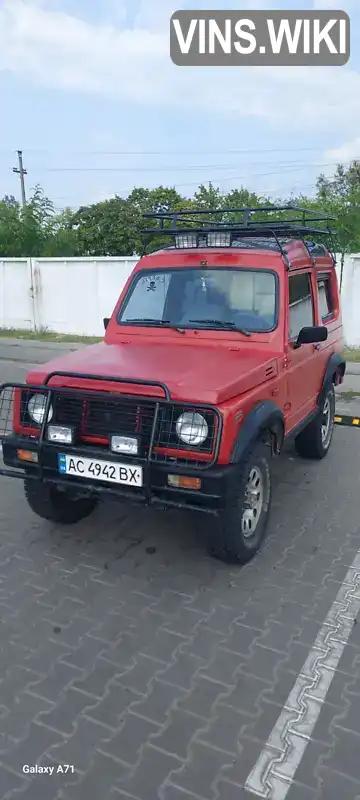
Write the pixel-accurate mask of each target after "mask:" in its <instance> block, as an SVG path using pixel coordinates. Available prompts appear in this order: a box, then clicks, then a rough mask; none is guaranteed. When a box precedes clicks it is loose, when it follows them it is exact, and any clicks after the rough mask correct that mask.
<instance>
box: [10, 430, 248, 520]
mask: <svg viewBox="0 0 360 800" xmlns="http://www.w3.org/2000/svg"><path fill="white" fill-rule="evenodd" d="M18 449H20V450H28V451H32V452H34V453H37V456H38V463H36V464H34V463H24V462H23V461H22V460H20V459H19V457H18V455H17V451H18ZM2 450H3V462H4V467H0V475H5V476H7V477H13V478H21V479H24V478H31V479H33V480H38V481H42V482H43V483H53V484H58V485H60V484H61V485H62V486H63V487H64V488H69V489H77V490H78V491H79V492H85V493H90V494H97V495H104V496H108V497H112V498H114V499H118V500H122V501H124V500H127V501H129V502H131V503H134V504H137V505H139V504H140V505H150V506H151V505H156V506H162V507H164V508H172V507H175V508H187V509H189V510H193V511H202V512H205V513H207V514H212V515H215V516H219V515H220V514H221V513H222V511H223V510H224V508H225V507H226V503H227V497H228V493H229V491H230V487H231V485H232V482H233V477H234V474H235V470H236V466H235V465H233V464H230V465H225V466H221V467H216V466H212V467H209V469H206V470H204V469H201V468H197V467H189V466H188V465H186V466H185V465H181V464H176V463H171V462H168V463H157V462H149V461H146V462H145V463H144V462H143V461H141V460H136V458H134V459H133V458H132V459H130V458H126V463H127V464H128V465H129V467H136V466H142V468H143V475H144V481H143V486H142V487H141V488H133V487H129V488H128V487H126V486H122V485H121V484H120V485H119V484H109V483H108V482H107V481H98V480H89V479H86V480H83V479H81V478H78V477H74V476H72V475H71V476H69V475H64V474H62V473H60V472H59V470H58V455H59V454H62V453H64V452H66V453H67V454H68V455H73V456H74V457H75V458H82V457H83V458H87V459H88V458H91V459H93V460H94V461H97V460H104V459H106V460H107V461H111V462H114V463H116V462H118V463H122V464H123V463H124V461H125V459H124V457H123V456H121V457H119V456H116V455H115V454H114V453H111V455H110V453H107V454H105V453H104V450H103V449H100V448H95V447H94V448H89V447H81V446H76V447H74V448H71V447H66V448H64V446H61V445H58V444H57V445H54V444H50V443H47V442H45V441H43V442H42V443H41V444H40V443H39V442H37V441H36V440H34V439H30V438H27V437H23V436H17V435H11V436H6V437H5V438H3V439H2ZM169 474H170V475H179V476H185V477H189V478H198V479H200V481H201V487H200V489H182V488H176V487H173V486H169V485H168V475H169Z"/></svg>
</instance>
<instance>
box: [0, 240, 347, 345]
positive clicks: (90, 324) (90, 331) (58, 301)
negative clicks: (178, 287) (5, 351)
mask: <svg viewBox="0 0 360 800" xmlns="http://www.w3.org/2000/svg"><path fill="white" fill-rule="evenodd" d="M137 261H138V259H137V258H132V257H130V258H69V259H62V258H49V259H46V258H39V259H34V258H19V259H11V258H9V259H3V260H1V259H0V328H16V329H18V330H28V331H36V330H37V331H40V330H50V331H55V332H56V333H63V334H64V333H65V334H70V335H77V336H103V333H104V329H103V317H109V316H110V315H111V313H112V311H113V309H114V306H115V303H116V302H117V299H118V297H119V295H120V292H121V290H122V288H123V286H124V284H125V281H126V280H127V278H128V276H129V275H130V273H131V271H132V269H133V267H134V266H135V264H136V262H137ZM340 270H341V259H340V257H339V258H338V267H337V274H338V278H340ZM341 304H342V311H343V320H344V331H345V339H346V343H347V344H348V345H349V346H350V347H351V346H353V347H356V346H360V314H359V308H360V253H358V254H356V255H351V256H346V258H345V262H344V267H343V277H342V287H341Z"/></svg>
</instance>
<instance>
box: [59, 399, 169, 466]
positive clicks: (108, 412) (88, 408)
mask: <svg viewBox="0 0 360 800" xmlns="http://www.w3.org/2000/svg"><path fill="white" fill-rule="evenodd" d="M52 406H53V410H54V411H53V418H52V422H53V423H54V424H56V425H65V426H66V425H69V426H72V427H75V428H76V430H77V434H78V437H79V438H80V439H84V438H85V439H86V438H91V439H99V440H104V442H106V443H109V441H110V436H111V435H112V434H119V435H124V436H126V435H129V436H131V435H137V436H139V437H140V442H141V455H142V456H143V457H145V456H147V454H148V450H149V446H150V442H151V433H152V428H153V423H154V415H155V407H156V405H155V403H154V401H146V400H143V398H141V400H140V401H139V402H136V401H135V400H133V399H128V398H121V399H117V398H116V399H115V398H114V397H113V396H112V397H111V398H110V397H109V398H107V397H101V398H100V397H99V396H97V397H84V398H82V397H78V396H76V397H72V396H70V395H68V394H61V393H56V394H55V395H54V396H53V402H52Z"/></svg>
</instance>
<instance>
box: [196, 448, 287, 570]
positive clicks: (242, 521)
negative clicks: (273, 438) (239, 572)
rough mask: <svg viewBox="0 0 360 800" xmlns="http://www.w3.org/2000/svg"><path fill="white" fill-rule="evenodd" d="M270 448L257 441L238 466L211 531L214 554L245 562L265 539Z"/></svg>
mask: <svg viewBox="0 0 360 800" xmlns="http://www.w3.org/2000/svg"><path fill="white" fill-rule="evenodd" d="M270 460H271V448H270V447H269V445H266V444H265V443H264V442H262V441H257V442H256V443H255V444H254V445H253V447H252V448H251V450H249V451H248V453H247V454H246V455H245V456H244V458H243V460H242V461H241V462H240V464H239V467H238V472H237V475H236V482H235V485H234V487H233V489H232V490H231V494H230V497H229V501H228V504H227V508H226V509H225V511H224V515H223V517H222V518H221V520H220V521H219V523H218V524H217V525H216V528H215V531H214V532H213V533H212V534H211V539H210V547H209V551H210V554H211V555H212V556H214V557H215V558H219V559H220V560H221V561H224V562H226V563H231V564H246V563H247V562H248V561H250V560H251V559H252V558H253V557H254V556H255V554H256V553H257V552H258V550H259V549H260V546H261V544H262V542H263V540H264V538H265V534H266V529H267V524H268V519H269V513H270V505H271V491H272V482H271V469H270Z"/></svg>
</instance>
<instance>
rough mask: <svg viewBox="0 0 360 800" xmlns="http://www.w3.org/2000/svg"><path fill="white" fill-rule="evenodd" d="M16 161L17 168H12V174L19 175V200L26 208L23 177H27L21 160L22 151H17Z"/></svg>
mask: <svg viewBox="0 0 360 800" xmlns="http://www.w3.org/2000/svg"><path fill="white" fill-rule="evenodd" d="M17 154H18V159H19V166H18V167H13V172H16V174H17V175H20V183H21V198H22V204H23V206H24V207H25V206H26V193H25V180H24V176H25V175H27V170H26V169H24V166H23V160H22V150H18V151H17Z"/></svg>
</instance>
